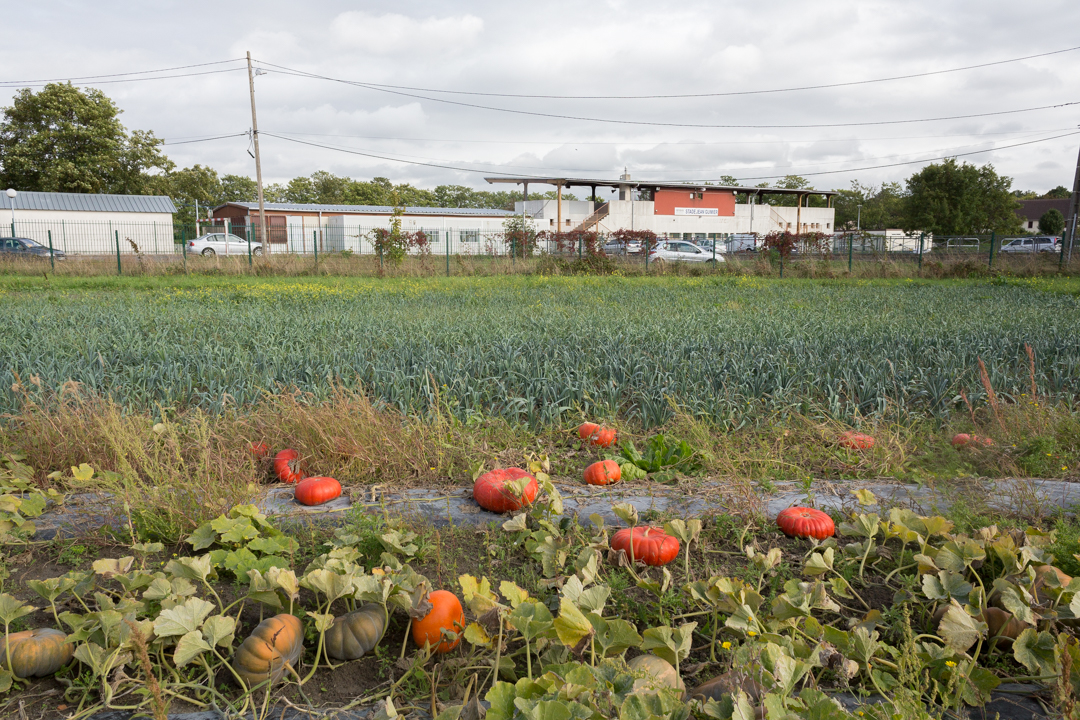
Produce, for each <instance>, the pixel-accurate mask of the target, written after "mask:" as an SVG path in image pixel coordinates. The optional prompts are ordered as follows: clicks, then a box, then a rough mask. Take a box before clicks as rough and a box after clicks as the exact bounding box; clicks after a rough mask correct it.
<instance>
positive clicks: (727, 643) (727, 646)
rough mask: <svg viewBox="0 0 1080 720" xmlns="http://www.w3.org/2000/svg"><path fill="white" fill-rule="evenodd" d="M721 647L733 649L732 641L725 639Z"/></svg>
mask: <svg viewBox="0 0 1080 720" xmlns="http://www.w3.org/2000/svg"><path fill="white" fill-rule="evenodd" d="M720 647H722V648H724V649H725V650H730V649H731V643H729V642H727V641H726V640H725V641H724V642H722V643H720Z"/></svg>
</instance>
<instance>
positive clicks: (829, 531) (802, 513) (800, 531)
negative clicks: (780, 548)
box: [776, 507, 836, 540]
mask: <svg viewBox="0 0 1080 720" xmlns="http://www.w3.org/2000/svg"><path fill="white" fill-rule="evenodd" d="M776 524H777V525H778V526H779V527H780V529H781V530H783V531H784V534H785V535H787V536H788V537H800V538H805V537H812V538H816V539H818V540H824V539H825V538H828V537H832V536H833V533H834V532H836V525H835V524H833V519H832V518H831V517H829V516H828V515H827V514H826V513H823V512H821V511H820V510H815V509H814V508H807V507H789V508H788V509H787V510H784V511H783V512H781V513H780V514H779V515H777V516H776Z"/></svg>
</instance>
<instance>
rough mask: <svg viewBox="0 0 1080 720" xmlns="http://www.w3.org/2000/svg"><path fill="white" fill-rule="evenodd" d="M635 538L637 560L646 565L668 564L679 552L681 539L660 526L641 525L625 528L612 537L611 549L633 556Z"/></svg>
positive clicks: (634, 555)
mask: <svg viewBox="0 0 1080 720" xmlns="http://www.w3.org/2000/svg"><path fill="white" fill-rule="evenodd" d="M631 538H633V548H634V552H633V557H634V561H635V562H643V563H645V564H646V565H652V566H654V567H655V566H659V565H667V564H668V563H669V562H671V561H672V560H674V559H675V556H676V555H678V554H679V541H678V539H676V538H673V537H672V536H671V535H668V534H667V533H666V532H664V531H663V530H661V529H660V528H654V527H648V526H646V525H639V526H637V527H634V528H623V529H622V530H620V531H618V532H617V533H615V534H614V535H613V536H612V538H611V549H612V550H615V551H619V550H622V551H623V552H625V553H626V557H627V558H629V557H630V556H631V553H630V543H631Z"/></svg>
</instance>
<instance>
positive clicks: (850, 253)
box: [847, 235, 855, 275]
mask: <svg viewBox="0 0 1080 720" xmlns="http://www.w3.org/2000/svg"><path fill="white" fill-rule="evenodd" d="M854 255H855V236H854V235H848V236H847V271H848V275H850V274H851V259H852V258H853V257H854Z"/></svg>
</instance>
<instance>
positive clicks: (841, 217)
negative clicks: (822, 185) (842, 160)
mask: <svg viewBox="0 0 1080 720" xmlns="http://www.w3.org/2000/svg"><path fill="white" fill-rule="evenodd" d="M838 192H839V194H838V195H837V196H836V197H835V198H833V207H834V208H836V219H835V227H836V228H837V229H838V230H854V229H855V228H856V227H861V228H862V229H863V230H887V229H888V228H895V227H899V226H900V224H901V216H902V213H903V207H904V197H903V194H904V193H903V189H902V188H901V187H900V183H896V182H892V183H882V184H881V186H880V187H874V186H873V185H863V184H861V183H860V182H859V181H858V180H852V181H851V188H850V189H849V190H840V191H838ZM860 205H862V211H861V215H860V211H859V206H860ZM860 217H861V223H860Z"/></svg>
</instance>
